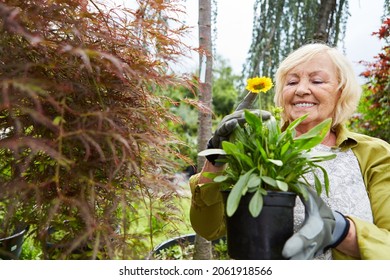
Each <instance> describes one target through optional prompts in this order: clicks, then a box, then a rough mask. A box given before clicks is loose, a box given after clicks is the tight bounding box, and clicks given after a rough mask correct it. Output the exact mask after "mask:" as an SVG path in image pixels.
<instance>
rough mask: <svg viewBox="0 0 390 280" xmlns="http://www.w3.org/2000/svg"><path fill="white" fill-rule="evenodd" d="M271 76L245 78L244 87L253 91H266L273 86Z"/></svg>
mask: <svg viewBox="0 0 390 280" xmlns="http://www.w3.org/2000/svg"><path fill="white" fill-rule="evenodd" d="M273 85H274V84H273V83H272V80H271V78H268V77H254V78H251V79H248V80H247V86H246V88H245V89H247V90H249V91H250V92H253V93H259V92H264V93H266V92H267V91H269V90H270V89H271V88H272V87H273Z"/></svg>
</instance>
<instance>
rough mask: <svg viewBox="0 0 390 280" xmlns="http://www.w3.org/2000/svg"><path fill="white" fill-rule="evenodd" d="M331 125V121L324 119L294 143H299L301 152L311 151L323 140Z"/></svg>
mask: <svg viewBox="0 0 390 280" xmlns="http://www.w3.org/2000/svg"><path fill="white" fill-rule="evenodd" d="M331 124H332V119H326V120H324V121H322V122H321V123H319V124H318V125H316V126H315V127H313V128H312V129H310V130H309V131H308V132H306V133H304V134H302V135H300V136H298V137H297V138H296V139H295V142H297V143H299V142H301V143H300V145H299V148H300V149H302V150H307V149H311V148H313V147H314V146H316V145H318V144H320V143H321V142H322V141H323V140H324V138H325V136H326V134H327V133H328V131H329V129H330V126H331Z"/></svg>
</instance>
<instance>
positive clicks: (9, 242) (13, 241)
mask: <svg viewBox="0 0 390 280" xmlns="http://www.w3.org/2000/svg"><path fill="white" fill-rule="evenodd" d="M27 231H28V226H26V227H18V228H17V229H16V230H15V231H14V233H13V234H12V235H11V236H8V237H5V238H1V239H0V259H2V260H14V259H19V256H20V253H21V251H22V245H23V241H24V236H25V234H26V233H27Z"/></svg>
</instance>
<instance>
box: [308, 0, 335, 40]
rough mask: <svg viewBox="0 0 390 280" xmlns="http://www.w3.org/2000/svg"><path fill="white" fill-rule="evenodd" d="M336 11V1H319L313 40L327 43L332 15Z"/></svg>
mask: <svg viewBox="0 0 390 280" xmlns="http://www.w3.org/2000/svg"><path fill="white" fill-rule="evenodd" d="M335 11H336V0H321V4H320V7H319V10H318V21H317V26H316V30H315V31H314V35H313V39H314V40H319V41H322V42H324V43H327V42H328V41H329V31H330V28H331V26H332V24H333V14H334V12H335Z"/></svg>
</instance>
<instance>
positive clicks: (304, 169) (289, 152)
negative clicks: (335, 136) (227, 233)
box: [207, 110, 335, 217]
mask: <svg viewBox="0 0 390 280" xmlns="http://www.w3.org/2000/svg"><path fill="white" fill-rule="evenodd" d="M306 117H307V115H304V116H302V117H300V118H298V119H296V120H295V121H293V122H292V123H290V124H289V126H288V127H287V128H286V129H285V130H284V131H281V128H280V126H279V124H278V122H277V121H276V119H274V118H271V119H270V120H267V121H262V119H261V117H258V116H257V115H255V114H253V113H251V112H250V111H248V110H246V111H245V119H246V124H245V125H244V126H242V127H241V126H239V127H237V128H236V130H235V131H234V133H233V135H232V137H231V140H230V142H227V141H225V142H222V148H223V150H221V151H219V153H221V154H225V155H226V157H225V158H224V159H223V160H222V161H223V162H225V163H227V168H226V169H225V170H224V171H223V172H222V174H221V175H218V176H217V174H208V175H207V176H211V177H212V178H213V179H214V182H213V183H211V184H215V183H216V184H219V185H220V187H221V189H222V190H230V193H229V196H228V199H227V204H226V212H227V215H228V216H232V215H233V214H234V213H235V211H236V210H237V207H238V204H239V202H240V200H241V197H242V196H243V195H245V194H246V193H247V192H250V193H254V196H253V197H252V200H251V201H250V204H249V211H250V213H251V214H252V216H253V217H257V216H258V215H259V214H260V212H261V210H262V206H263V196H264V195H266V194H267V192H266V191H267V190H273V191H292V192H295V193H297V194H300V195H302V196H303V197H306V196H307V190H306V188H307V187H309V183H308V182H307V180H306V178H305V175H306V174H308V173H312V174H313V176H314V179H315V189H316V191H317V193H318V194H320V193H321V192H322V191H323V188H324V189H325V191H326V193H327V194H328V189H329V180H328V175H327V172H326V170H325V169H324V168H322V167H321V166H319V165H318V163H319V162H321V161H325V160H329V159H332V158H334V157H335V155H334V154H333V153H320V152H313V151H311V149H312V148H313V147H314V146H316V145H318V144H319V143H321V142H322V140H323V139H324V138H325V136H326V134H327V132H328V131H329V129H330V125H331V120H330V119H327V120H325V121H323V122H322V123H320V124H318V125H317V126H315V127H314V128H312V129H311V130H309V131H308V132H306V133H305V134H302V135H300V136H298V137H295V133H296V132H295V127H297V126H298V125H299V124H300V123H301V122H302V121H303V120H304V119H305V118H306ZM317 168H318V169H319V170H321V171H322V174H323V179H324V185H322V183H321V182H320V179H319V178H318V175H317V174H316V173H315V170H316V169H317Z"/></svg>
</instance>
